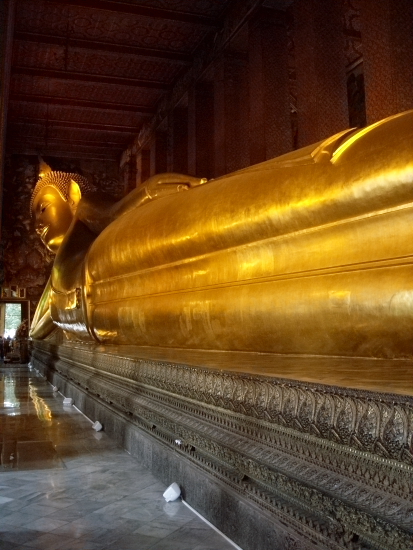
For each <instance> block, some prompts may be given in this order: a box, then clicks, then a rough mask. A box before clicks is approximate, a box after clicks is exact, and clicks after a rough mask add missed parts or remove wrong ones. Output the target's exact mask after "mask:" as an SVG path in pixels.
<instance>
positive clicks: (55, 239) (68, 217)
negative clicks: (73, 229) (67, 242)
mask: <svg viewBox="0 0 413 550" xmlns="http://www.w3.org/2000/svg"><path fill="white" fill-rule="evenodd" d="M32 211H33V215H34V217H35V228H36V233H38V235H40V238H41V239H42V241H43V242H44V244H45V245H46V246H47V248H48V249H49V250H50V251H51V252H54V253H56V252H57V251H58V249H59V247H60V245H61V244H62V241H63V238H64V236H65V235H66V233H67V230H68V229H69V227H70V224H71V223H72V220H73V213H72V211H71V209H70V206H69V203H68V202H67V201H65V200H64V199H63V198H62V196H61V195H60V193H59V192H58V191H57V189H55V188H54V187H52V186H46V187H44V188H43V189H41V190H40V191H39V193H38V194H37V195H36V197H35V199H34V201H33V207H32Z"/></svg>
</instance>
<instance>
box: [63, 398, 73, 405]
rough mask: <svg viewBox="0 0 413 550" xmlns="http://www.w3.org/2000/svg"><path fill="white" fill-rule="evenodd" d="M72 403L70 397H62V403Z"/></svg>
mask: <svg viewBox="0 0 413 550" xmlns="http://www.w3.org/2000/svg"><path fill="white" fill-rule="evenodd" d="M72 404H73V399H72V398H71V397H65V398H64V399H63V405H72Z"/></svg>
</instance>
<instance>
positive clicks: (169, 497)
mask: <svg viewBox="0 0 413 550" xmlns="http://www.w3.org/2000/svg"><path fill="white" fill-rule="evenodd" d="M180 496H181V489H180V488H179V485H178V484H177V483H172V485H169V487H168V488H167V490H166V491H165V492H164V494H163V498H164V499H165V500H166V502H172V501H174V500H176V499H178V498H179V497H180Z"/></svg>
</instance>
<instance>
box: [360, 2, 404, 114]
mask: <svg viewBox="0 0 413 550" xmlns="http://www.w3.org/2000/svg"><path fill="white" fill-rule="evenodd" d="M360 17H361V38H362V42H363V58H364V82H365V88H366V112H367V124H372V123H373V122H376V121H377V120H380V119H382V118H385V117H387V116H390V115H393V114H396V113H399V112H402V111H406V110H407V109H412V108H413V2H412V0H397V1H394V0H361V3H360Z"/></svg>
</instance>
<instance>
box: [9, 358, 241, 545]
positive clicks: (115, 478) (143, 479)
mask: <svg viewBox="0 0 413 550" xmlns="http://www.w3.org/2000/svg"><path fill="white" fill-rule="evenodd" d="M0 448H1V455H0V456H1V458H0V550H13V549H21V550H30V549H32V550H35V549H36V550H49V549H50V550H52V549H53V550H77V549H79V550H108V549H111V550H112V549H115V550H147V549H148V550H149V549H151V550H231V549H232V550H233V549H234V548H238V547H237V546H236V545H233V544H232V543H231V542H230V541H228V540H227V539H226V538H224V537H223V536H222V535H221V534H220V533H218V532H217V531H215V530H214V529H213V528H212V527H211V526H210V525H209V524H207V523H206V522H204V521H203V520H202V519H201V518H199V517H198V516H197V515H196V514H195V513H194V511H193V510H191V509H190V508H188V507H187V506H186V505H185V503H183V502H182V501H180V500H179V501H175V502H169V503H167V502H166V501H165V500H164V498H163V496H162V494H163V492H164V491H165V489H166V487H165V486H164V485H163V484H162V483H160V482H159V481H158V480H157V479H156V478H155V477H154V476H153V475H152V474H151V473H150V472H149V471H148V470H147V469H146V468H144V467H143V466H142V465H141V464H140V463H139V462H138V461H137V460H135V459H133V458H132V457H131V456H130V455H128V454H127V453H126V452H125V451H123V450H122V449H120V448H119V447H118V446H117V445H116V444H115V443H114V442H113V441H111V440H110V438H109V437H108V436H107V435H106V434H105V433H104V432H95V431H94V430H93V429H92V423H91V421H90V420H88V419H87V418H85V417H84V416H83V415H82V414H81V413H80V412H79V411H77V409H75V408H74V407H72V406H65V405H64V404H63V397H62V395H60V394H59V393H54V392H53V389H52V387H51V386H50V384H49V383H47V382H46V381H45V380H44V379H43V378H42V377H40V376H39V375H37V374H36V373H35V372H34V371H31V370H30V369H29V368H28V367H27V366H24V365H4V364H0Z"/></svg>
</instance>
